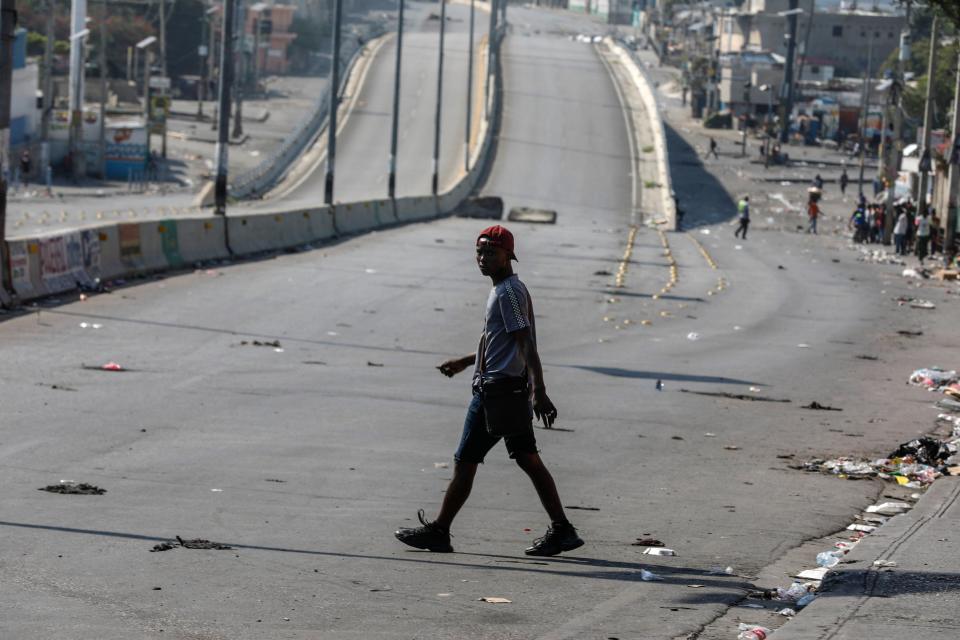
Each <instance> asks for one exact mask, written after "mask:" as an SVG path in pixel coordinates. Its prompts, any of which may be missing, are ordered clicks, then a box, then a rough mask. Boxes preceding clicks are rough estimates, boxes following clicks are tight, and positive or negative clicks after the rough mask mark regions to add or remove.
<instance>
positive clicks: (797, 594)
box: [777, 582, 810, 602]
mask: <svg viewBox="0 0 960 640" xmlns="http://www.w3.org/2000/svg"><path fill="white" fill-rule="evenodd" d="M809 591H810V590H809V589H807V586H806V585H805V584H802V583H800V582H794V583H793V584H792V585H790V586H789V587H787V588H786V589H784V588H782V587H781V588H778V589H777V598H778V599H779V600H785V601H787V602H796V601H797V600H798V599H799V598H802V597H803V596H805V595H807V593H809Z"/></svg>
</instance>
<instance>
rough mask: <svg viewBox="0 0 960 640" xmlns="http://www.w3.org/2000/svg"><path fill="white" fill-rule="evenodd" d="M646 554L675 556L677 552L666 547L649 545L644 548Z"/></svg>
mask: <svg viewBox="0 0 960 640" xmlns="http://www.w3.org/2000/svg"><path fill="white" fill-rule="evenodd" d="M643 555H645V556H675V555H677V552H676V551H674V550H673V549H667V548H666V547H647V548H646V549H644V550H643Z"/></svg>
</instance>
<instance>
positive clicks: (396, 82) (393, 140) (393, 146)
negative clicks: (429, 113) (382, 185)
mask: <svg viewBox="0 0 960 640" xmlns="http://www.w3.org/2000/svg"><path fill="white" fill-rule="evenodd" d="M404 4H405V1H404V0H400V15H399V18H398V19H397V60H396V67H395V68H394V71H393V125H392V127H391V129H390V163H389V174H388V175H387V197H388V198H390V199H391V200H393V199H394V198H395V197H396V192H397V129H398V128H399V126H400V54H401V53H402V52H403V6H404Z"/></svg>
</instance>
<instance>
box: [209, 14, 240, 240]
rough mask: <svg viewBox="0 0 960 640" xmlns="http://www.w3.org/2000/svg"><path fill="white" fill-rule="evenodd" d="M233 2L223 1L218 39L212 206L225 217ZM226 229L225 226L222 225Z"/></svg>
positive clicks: (231, 74)
mask: <svg viewBox="0 0 960 640" xmlns="http://www.w3.org/2000/svg"><path fill="white" fill-rule="evenodd" d="M234 2H235V0H223V4H224V11H223V21H222V29H221V31H222V35H221V37H220V86H219V87H218V90H219V96H218V97H219V114H220V116H219V118H220V125H221V126H220V129H219V130H218V131H217V153H216V155H217V178H216V182H215V183H214V190H213V194H214V202H215V204H214V206H215V211H216V214H217V215H219V216H226V215H227V148H228V147H229V139H228V137H227V134H228V132H229V131H230V85H231V84H232V83H233V19H234V18H233V3H234ZM224 226H225V227H226V226H227V225H226V224H224Z"/></svg>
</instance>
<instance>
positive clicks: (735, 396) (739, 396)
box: [680, 389, 791, 402]
mask: <svg viewBox="0 0 960 640" xmlns="http://www.w3.org/2000/svg"><path fill="white" fill-rule="evenodd" d="M680 392H681V393H692V394H695V395H698V396H709V397H711V398H726V399H728V400H745V401H747V402H791V400H789V399H787V398H769V397H767V396H751V395H747V394H745V393H730V392H727V391H694V390H693V389H680Z"/></svg>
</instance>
